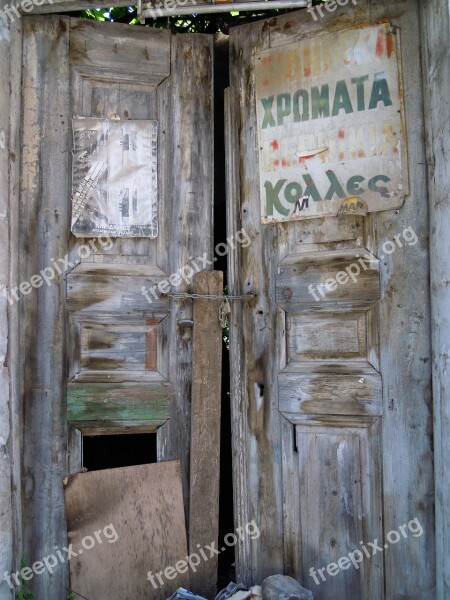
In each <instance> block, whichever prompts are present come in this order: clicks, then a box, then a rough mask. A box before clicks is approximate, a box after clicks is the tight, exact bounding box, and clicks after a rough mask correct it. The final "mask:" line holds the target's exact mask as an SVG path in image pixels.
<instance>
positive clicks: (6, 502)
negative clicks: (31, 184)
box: [0, 5, 16, 598]
mask: <svg viewBox="0 0 450 600" xmlns="http://www.w3.org/2000/svg"><path fill="white" fill-rule="evenodd" d="M2 6H3V5H2ZM11 50H12V48H11V38H10V35H9V27H8V25H5V23H0V80H1V81H3V82H4V85H3V86H2V88H1V89H0V138H1V142H0V238H1V240H2V246H3V248H2V252H1V254H0V288H1V292H2V293H1V297H0V453H1V460H0V537H1V539H2V544H1V546H0V573H4V572H5V571H8V570H10V569H11V566H12V559H13V527H12V524H13V521H12V519H13V512H12V480H11V475H12V464H13V462H12V457H11V454H10V448H11V442H12V436H11V427H10V424H11V421H12V420H11V412H12V411H11V407H12V402H11V396H10V367H9V360H7V358H6V357H7V352H8V345H9V344H8V338H9V335H8V334H9V318H8V317H9V315H8V306H9V304H8V301H7V299H6V294H5V288H6V289H7V288H8V286H9V278H10V252H9V248H10V231H9V223H10V206H9V166H10V122H11V116H12V114H14V112H15V110H16V107H15V106H14V105H11V97H10V87H9V84H10V77H11V70H12V68H10V65H11V66H12V62H11ZM11 113H12V114H11ZM13 177H14V174H13ZM10 595H11V594H10V590H9V589H8V585H7V583H6V581H5V579H4V578H3V577H2V578H1V579H0V597H1V596H4V597H5V598H9V597H10Z"/></svg>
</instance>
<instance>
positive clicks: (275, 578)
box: [261, 575, 313, 600]
mask: <svg viewBox="0 0 450 600" xmlns="http://www.w3.org/2000/svg"><path fill="white" fill-rule="evenodd" d="M261 587H262V600H313V594H312V592H311V591H310V590H307V589H305V588H304V587H303V586H301V585H300V584H299V582H298V581H296V580H295V579H293V578H292V577H288V576H287V575H271V576H270V577H267V579H264V581H263V582H262V586H261Z"/></svg>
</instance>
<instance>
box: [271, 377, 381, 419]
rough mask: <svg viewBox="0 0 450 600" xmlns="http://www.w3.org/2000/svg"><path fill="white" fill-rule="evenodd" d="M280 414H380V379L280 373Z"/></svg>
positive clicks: (287, 415) (287, 416)
mask: <svg viewBox="0 0 450 600" xmlns="http://www.w3.org/2000/svg"><path fill="white" fill-rule="evenodd" d="M278 385H279V398H280V410H281V411H282V413H283V414H284V415H285V416H286V418H288V419H289V416H290V414H291V413H294V414H295V413H296V414H303V415H308V414H310V415H320V414H327V415H366V416H380V415H381V414H383V398H382V394H381V376H380V375H379V374H378V373H377V374H375V373H373V374H371V375H369V374H364V375H363V376H361V377H359V376H358V375H357V374H356V373H355V374H354V375H345V374H335V373H330V374H325V373H320V374H317V373H315V374H310V375H300V374H299V373H281V374H280V375H279V376H278Z"/></svg>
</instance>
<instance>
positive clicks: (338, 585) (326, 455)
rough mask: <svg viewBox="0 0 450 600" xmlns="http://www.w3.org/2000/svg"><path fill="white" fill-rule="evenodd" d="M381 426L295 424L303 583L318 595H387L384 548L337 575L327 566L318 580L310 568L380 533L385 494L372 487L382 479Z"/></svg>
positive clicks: (320, 597) (322, 598)
mask: <svg viewBox="0 0 450 600" xmlns="http://www.w3.org/2000/svg"><path fill="white" fill-rule="evenodd" d="M377 426H378V425H377V424H376V423H375V424H374V425H373V426H372V427H364V426H361V425H360V426H357V427H350V426H347V427H336V426H333V425H331V424H330V425H329V426H323V425H311V424H308V425H297V426H296V433H297V448H298V450H297V457H298V462H299V480H298V481H299V485H300V510H301V528H302V532H301V539H302V542H303V544H302V548H303V552H302V556H301V560H302V563H303V572H304V573H305V576H304V585H307V586H308V587H309V588H310V589H313V590H314V598H318V600H326V599H328V598H334V597H339V598H346V597H349V592H348V590H351V597H352V598H361V599H362V598H367V599H372V598H373V599H375V598H382V597H383V577H382V575H383V571H382V562H383V556H382V554H381V553H378V554H376V555H375V556H372V557H371V559H370V562H369V561H367V562H363V563H361V565H360V566H359V569H355V568H353V566H350V568H349V569H346V570H341V571H340V572H339V573H338V575H337V576H335V577H331V576H330V575H329V574H328V573H327V572H326V571H325V579H326V580H325V581H323V580H322V579H321V577H320V575H319V574H316V577H317V578H318V581H319V584H318V585H317V584H316V583H315V582H314V580H313V578H311V575H310V574H309V570H310V568H311V567H314V569H315V570H317V569H319V568H320V567H326V566H327V565H328V564H329V563H330V562H337V561H338V560H339V558H340V557H341V556H346V555H348V553H349V552H352V551H353V550H354V549H356V548H361V545H360V541H365V540H372V539H373V538H372V537H371V536H372V535H375V537H379V536H380V533H381V502H380V496H379V494H377V493H375V494H373V491H372V490H373V489H374V484H376V483H377V482H379V475H378V474H377V475H375V473H376V472H377V471H378V467H377V465H378V461H379V455H378V454H377V447H376V446H375V447H374V446H373V443H372V440H373V439H377V437H378V436H377V435H376V432H374V431H371V429H374V428H375V429H376V428H377ZM317 465H320V467H319V468H317ZM373 477H376V481H375V479H372V478H373ZM307 573H308V575H306V574H307Z"/></svg>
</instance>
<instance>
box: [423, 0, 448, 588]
mask: <svg viewBox="0 0 450 600" xmlns="http://www.w3.org/2000/svg"><path fill="white" fill-rule="evenodd" d="M420 8H421V15H420V17H421V23H422V25H423V27H422V58H423V82H424V92H425V94H424V95H425V117H426V123H425V124H426V143H427V164H428V190H429V198H430V270H431V273H430V280H431V281H430V284H431V315H432V323H431V326H432V344H433V397H434V463H435V493H436V562H437V565H436V566H437V568H436V578H437V582H436V598H437V600H445V598H448V597H449V596H450V503H449V501H448V498H449V497H450V463H449V460H448V457H449V456H450V429H449V425H450V372H449V369H448V368H447V367H448V347H449V340H450V287H449V285H448V279H449V266H448V256H449V255H450V241H449V235H448V223H449V221H450V202H449V198H450V189H449V188H450V178H449V175H448V153H449V147H448V144H449V140H450V118H449V114H450V111H449V95H448V89H449V88H450V64H449V56H448V53H447V52H446V48H448V44H449V32H450V7H449V5H448V3H446V2H440V1H439V0H428V1H426V2H421V3H420Z"/></svg>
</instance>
